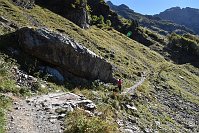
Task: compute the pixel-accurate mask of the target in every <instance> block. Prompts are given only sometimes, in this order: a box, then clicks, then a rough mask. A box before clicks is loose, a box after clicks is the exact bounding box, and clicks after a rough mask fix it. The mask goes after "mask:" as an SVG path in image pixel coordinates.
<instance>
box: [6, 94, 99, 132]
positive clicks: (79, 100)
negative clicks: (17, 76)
mask: <svg viewBox="0 0 199 133" xmlns="http://www.w3.org/2000/svg"><path fill="white" fill-rule="evenodd" d="M95 107H96V106H95V105H94V104H93V103H92V101H90V100H87V99H85V98H84V97H82V96H79V95H75V94H73V93H52V94H48V95H43V96H37V97H32V98H29V99H26V100H21V99H20V100H19V99H18V100H15V102H14V103H13V108H12V109H11V110H10V112H8V116H7V133H62V132H63V131H64V117H65V116H66V113H67V112H70V111H73V110H74V108H82V109H84V110H87V111H88V112H89V111H90V113H92V111H93V110H94V109H95Z"/></svg>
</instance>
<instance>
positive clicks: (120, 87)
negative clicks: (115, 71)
mask: <svg viewBox="0 0 199 133" xmlns="http://www.w3.org/2000/svg"><path fill="white" fill-rule="evenodd" d="M117 86H118V88H119V91H120V92H121V91H122V80H121V79H118V81H117Z"/></svg>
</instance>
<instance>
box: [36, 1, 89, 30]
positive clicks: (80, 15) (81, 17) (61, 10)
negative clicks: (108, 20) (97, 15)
mask: <svg viewBox="0 0 199 133" xmlns="http://www.w3.org/2000/svg"><path fill="white" fill-rule="evenodd" d="M35 3H36V4H38V5H39V6H41V7H45V8H48V9H49V10H51V11H53V12H55V13H57V14H59V15H61V16H63V17H65V18H67V19H69V20H70V21H72V22H74V23H75V24H77V25H78V26H80V27H81V28H84V29H86V28H89V21H90V20H89V17H88V12H87V10H86V6H87V3H86V1H85V0H79V1H74V0H56V1H55V0H35Z"/></svg>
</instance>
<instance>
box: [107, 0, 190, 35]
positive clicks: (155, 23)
mask: <svg viewBox="0 0 199 133" xmlns="http://www.w3.org/2000/svg"><path fill="white" fill-rule="evenodd" d="M107 4H108V5H109V7H110V8H111V10H113V11H115V12H116V13H118V14H119V15H121V16H122V17H124V18H126V19H131V20H137V21H138V22H139V24H140V25H141V26H143V27H147V28H149V29H151V30H153V31H157V32H159V33H160V34H165V35H166V34H167V33H171V32H176V33H179V34H183V33H187V32H188V33H193V31H192V30H191V29H189V28H187V27H185V26H183V25H179V24H176V23H173V22H171V21H166V20H162V19H161V18H159V17H158V16H151V15H142V14H140V13H136V12H135V11H133V10H132V9H130V8H129V7H128V6H126V5H124V4H122V5H119V6H116V5H114V4H113V3H112V2H110V1H107Z"/></svg>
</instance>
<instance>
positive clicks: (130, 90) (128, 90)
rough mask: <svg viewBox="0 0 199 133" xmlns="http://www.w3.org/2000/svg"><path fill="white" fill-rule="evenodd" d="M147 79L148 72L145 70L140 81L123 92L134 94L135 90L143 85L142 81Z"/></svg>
mask: <svg viewBox="0 0 199 133" xmlns="http://www.w3.org/2000/svg"><path fill="white" fill-rule="evenodd" d="M145 79H146V72H143V74H142V76H141V79H140V81H138V82H137V83H136V84H135V85H133V86H132V87H130V88H127V89H125V90H124V91H123V92H122V94H124V95H126V94H133V93H134V92H135V90H136V89H137V88H138V87H139V86H140V85H142V83H143V82H144V81H145Z"/></svg>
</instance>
